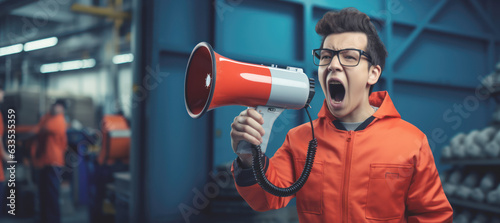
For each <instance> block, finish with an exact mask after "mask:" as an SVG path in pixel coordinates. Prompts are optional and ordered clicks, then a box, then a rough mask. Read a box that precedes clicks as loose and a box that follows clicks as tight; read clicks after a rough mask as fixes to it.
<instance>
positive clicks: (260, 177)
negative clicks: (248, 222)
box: [252, 108, 318, 197]
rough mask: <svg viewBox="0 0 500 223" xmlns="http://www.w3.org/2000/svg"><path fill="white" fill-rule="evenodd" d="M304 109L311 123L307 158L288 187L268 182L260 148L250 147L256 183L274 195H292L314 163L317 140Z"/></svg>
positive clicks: (300, 185) (303, 181)
mask: <svg viewBox="0 0 500 223" xmlns="http://www.w3.org/2000/svg"><path fill="white" fill-rule="evenodd" d="M305 109H306V112H307V116H308V117H309V122H310V123H311V131H312V140H311V141H309V146H308V149H307V158H306V163H305V165H304V169H303V170H302V173H301V174H300V177H299V179H297V181H296V182H295V183H293V184H292V185H291V186H290V187H287V188H280V187H277V186H275V185H274V184H272V183H271V182H269V180H268V179H267V177H266V175H265V173H264V167H263V165H262V162H261V159H260V157H261V156H262V151H261V150H260V146H255V145H254V146H253V147H252V148H253V149H252V155H253V159H252V169H253V174H254V175H255V178H256V179H257V183H258V184H259V185H260V187H262V189H264V190H265V191H267V192H268V193H270V194H272V195H274V196H278V197H288V196H292V195H294V194H295V193H297V192H298V191H299V190H300V189H301V188H302V187H303V186H304V184H305V183H306V181H307V178H308V177H309V174H310V173H311V170H312V167H313V163H314V157H315V156H316V147H317V146H318V141H317V140H316V138H315V137H314V126H313V123H312V119H311V115H310V114H309V111H308V110H307V108H305Z"/></svg>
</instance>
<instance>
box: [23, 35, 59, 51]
mask: <svg viewBox="0 0 500 223" xmlns="http://www.w3.org/2000/svg"><path fill="white" fill-rule="evenodd" d="M57 41H58V39H57V37H50V38H46V39H40V40H35V41H31V42H27V43H25V44H24V51H32V50H39V49H43V48H47V47H52V46H55V45H56V44H57Z"/></svg>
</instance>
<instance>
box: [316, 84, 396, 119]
mask: <svg viewBox="0 0 500 223" xmlns="http://www.w3.org/2000/svg"><path fill="white" fill-rule="evenodd" d="M368 100H369V102H370V105H372V106H375V107H378V110H377V111H376V112H375V113H374V114H373V117H375V118H377V119H383V118H390V117H392V118H401V115H399V113H398V111H397V110H396V108H395V107H394V104H393V103H392V100H391V97H389V93H387V91H377V92H372V93H371V95H370V97H369V98H368ZM318 118H328V119H330V120H331V121H334V120H336V118H335V117H334V116H333V115H332V113H331V112H330V110H328V106H327V105H326V99H325V100H323V107H321V110H320V111H319V112H318Z"/></svg>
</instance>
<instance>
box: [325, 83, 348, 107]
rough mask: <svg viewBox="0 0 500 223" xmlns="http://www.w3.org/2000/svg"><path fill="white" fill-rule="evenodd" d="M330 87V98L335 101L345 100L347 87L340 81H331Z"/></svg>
mask: <svg viewBox="0 0 500 223" xmlns="http://www.w3.org/2000/svg"><path fill="white" fill-rule="evenodd" d="M328 88H329V89H330V98H331V99H333V101H334V102H342V101H343V100H344V96H345V87H344V85H342V83H341V82H340V81H330V83H328Z"/></svg>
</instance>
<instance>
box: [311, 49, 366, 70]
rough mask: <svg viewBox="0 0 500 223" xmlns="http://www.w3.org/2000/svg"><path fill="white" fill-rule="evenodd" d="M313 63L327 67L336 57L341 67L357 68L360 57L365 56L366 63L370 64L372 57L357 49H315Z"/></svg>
mask: <svg viewBox="0 0 500 223" xmlns="http://www.w3.org/2000/svg"><path fill="white" fill-rule="evenodd" d="M312 53H313V61H314V64H315V65H316V66H328V65H330V63H331V62H332V58H333V57H335V55H337V58H338V59H339V62H340V64H341V65H342V66H346V67H355V66H358V64H359V61H360V60H361V55H363V56H365V57H366V59H367V60H368V62H370V63H371V61H372V57H371V56H370V55H368V53H366V52H365V51H363V50H359V49H343V50H331V49H315V50H313V52H312Z"/></svg>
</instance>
